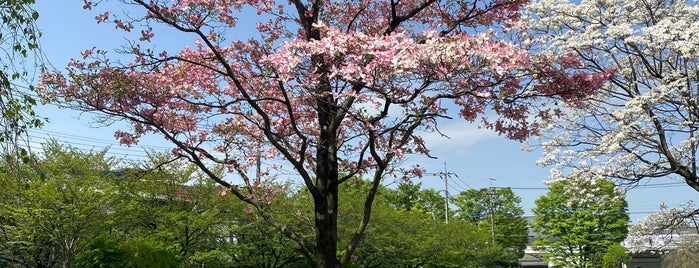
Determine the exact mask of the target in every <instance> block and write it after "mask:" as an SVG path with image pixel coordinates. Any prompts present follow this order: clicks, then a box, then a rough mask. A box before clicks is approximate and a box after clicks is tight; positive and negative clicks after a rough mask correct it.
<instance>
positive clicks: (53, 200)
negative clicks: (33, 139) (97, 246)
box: [0, 142, 111, 267]
mask: <svg viewBox="0 0 699 268" xmlns="http://www.w3.org/2000/svg"><path fill="white" fill-rule="evenodd" d="M43 151H44V154H43V156H42V157H41V158H39V159H37V161H36V163H34V164H32V165H31V166H30V165H23V166H14V164H12V163H7V162H6V163H5V165H7V166H12V167H13V168H8V169H7V170H6V172H5V173H2V175H3V176H2V178H0V179H1V180H2V184H3V185H6V186H10V187H8V188H4V189H6V192H4V193H3V200H2V201H3V202H2V207H0V210H1V211H0V215H3V217H2V222H0V223H1V224H2V227H1V228H2V230H3V233H4V234H5V235H4V236H3V237H2V238H0V239H2V241H0V242H1V243H0V255H2V256H3V257H5V256H7V257H5V258H6V261H9V262H12V263H16V264H20V265H23V266H44V267H52V266H55V265H61V266H63V267H70V266H71V265H72V263H73V261H74V260H75V257H76V256H77V254H78V253H79V252H81V251H82V250H84V249H85V247H86V245H87V244H88V239H89V238H90V237H93V236H95V235H96V234H99V233H102V232H106V231H107V230H108V229H107V230H105V229H103V228H102V226H104V224H105V223H108V222H109V217H110V215H109V211H110V209H109V208H110V204H111V202H110V200H111V195H110V187H109V184H108V180H109V178H107V177H108V176H105V175H104V170H105V168H107V167H108V166H109V161H108V159H106V158H105V157H104V153H103V152H97V153H93V152H91V153H81V152H78V151H77V150H75V149H73V148H69V147H63V146H60V145H58V144H57V143H56V142H50V143H49V144H47V145H46V146H44V149H43Z"/></svg>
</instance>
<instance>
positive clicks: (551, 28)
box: [525, 0, 699, 182]
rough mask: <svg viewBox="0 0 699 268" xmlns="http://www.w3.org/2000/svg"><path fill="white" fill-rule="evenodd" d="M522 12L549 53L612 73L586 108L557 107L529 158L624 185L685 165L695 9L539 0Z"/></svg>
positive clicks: (689, 163)
mask: <svg viewBox="0 0 699 268" xmlns="http://www.w3.org/2000/svg"><path fill="white" fill-rule="evenodd" d="M527 15H528V16H525V17H528V18H529V21H528V22H527V23H528V25H529V26H530V27H531V29H532V30H531V31H532V32H533V33H535V34H538V35H537V36H540V37H542V38H547V44H548V47H547V49H549V50H550V51H551V52H554V53H571V52H572V53H576V54H578V55H580V56H581V57H582V58H583V59H584V61H585V64H586V68H587V69H588V70H592V71H603V70H613V72H614V76H613V77H612V78H611V79H610V81H609V82H608V83H607V85H606V87H605V88H604V90H603V91H602V92H600V94H599V95H597V96H596V97H594V100H590V105H589V106H587V107H586V108H583V109H576V108H574V107H565V109H564V110H563V111H564V112H563V113H562V115H561V117H559V118H557V119H556V120H555V121H554V122H553V123H552V124H549V125H547V127H548V129H547V130H548V131H544V132H543V133H544V134H543V137H542V140H544V142H543V143H542V146H543V148H544V150H545V153H544V156H543V157H542V159H541V160H540V161H539V164H542V165H552V166H553V168H554V169H555V171H554V172H552V174H554V175H557V176H558V175H565V176H566V177H584V176H580V175H581V174H593V175H594V176H600V177H607V178H614V179H618V180H621V181H627V182H635V181H638V180H640V179H643V178H646V177H657V176H662V175H669V174H673V173H675V172H677V171H678V170H680V169H683V167H684V170H692V168H691V167H693V166H695V163H694V162H695V159H696V157H695V156H696V151H697V150H696V148H697V145H698V144H697V138H696V136H697V135H699V133H697V129H698V128H699V124H698V122H697V121H699V106H697V101H696V99H697V98H699V79H698V78H697V77H696V73H698V72H699V67H698V66H699V53H697V52H696V48H697V47H698V46H699V8H697V7H696V6H695V5H693V4H689V3H687V2H685V1H669V0H651V1H645V0H644V1H642V0H623V1H622V0H583V1H581V2H580V3H579V4H574V3H572V2H569V1H567V0H541V1H537V2H534V3H531V4H530V5H529V6H528V7H527ZM678 167H680V168H678ZM694 173H696V172H694ZM679 175H682V174H679ZM695 175H696V174H691V176H695ZM683 176H685V175H683Z"/></svg>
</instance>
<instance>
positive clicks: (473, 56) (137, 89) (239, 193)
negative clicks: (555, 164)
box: [40, 0, 609, 267]
mask: <svg viewBox="0 0 699 268" xmlns="http://www.w3.org/2000/svg"><path fill="white" fill-rule="evenodd" d="M124 2H127V3H129V4H134V5H135V6H138V7H141V8H142V10H143V14H142V16H141V17H136V15H134V14H133V13H131V14H129V15H128V16H122V17H115V16H114V15H113V14H116V13H121V12H111V13H110V12H109V11H106V12H102V11H98V13H97V14H98V15H97V16H96V19H97V21H98V23H113V24H115V26H116V27H117V28H121V29H124V30H126V31H132V32H137V33H138V32H140V33H141V37H140V39H139V40H133V42H132V43H130V47H129V48H128V49H127V50H126V51H127V52H128V54H131V55H132V56H133V61H132V62H130V63H119V64H117V63H115V61H110V59H109V58H108V57H107V55H106V53H105V52H104V51H100V50H98V49H95V50H87V51H85V53H84V54H83V55H82V59H77V60H74V61H72V62H71V63H70V65H69V66H68V69H67V72H53V73H45V74H44V75H43V79H42V82H41V85H40V87H41V89H43V90H44V93H45V95H46V96H47V97H48V99H49V100H53V101H57V102H60V103H62V104H64V105H66V106H69V107H73V108H76V109H79V110H83V111H97V112H101V113H102V114H104V115H105V116H106V117H107V118H108V119H109V120H115V119H123V120H125V121H126V122H128V123H130V124H131V128H130V129H124V130H121V131H118V132H116V134H115V136H116V138H118V139H119V140H120V141H121V142H122V143H124V144H135V143H137V142H138V140H139V138H140V137H141V136H142V135H144V134H147V133H157V134H159V135H162V136H164V137H165V138H166V139H167V140H168V141H170V142H171V143H172V144H173V145H174V147H175V149H174V150H173V153H174V155H175V156H177V157H184V158H187V159H189V161H191V162H193V163H195V164H196V165H197V166H198V167H199V168H200V169H201V170H203V171H204V172H205V173H206V174H208V176H209V177H211V179H213V180H215V181H216V182H218V183H219V184H221V185H223V186H225V187H227V188H228V189H230V191H229V192H230V193H231V194H232V195H235V196H236V197H237V198H239V199H241V200H243V201H244V202H247V203H248V204H249V205H250V207H251V208H252V210H254V211H256V213H259V215H261V216H262V217H263V218H264V219H265V220H267V221H268V222H269V223H270V224H272V225H273V226H275V227H276V228H277V229H279V230H280V231H281V232H283V233H284V234H285V235H287V236H288V237H289V238H291V239H293V240H294V241H296V242H297V243H298V246H299V248H300V250H301V251H302V252H304V254H306V256H307V257H308V258H309V259H314V260H315V262H316V265H317V267H338V266H343V265H344V264H346V263H347V262H348V261H350V259H351V257H352V254H353V252H354V250H355V247H356V246H357V244H358V242H359V241H360V238H361V237H362V234H363V232H364V230H365V229H366V227H367V224H368V223H369V219H370V216H371V207H372V202H373V200H374V197H375V195H376V191H377V189H378V186H379V185H380V184H381V181H382V179H384V178H386V177H387V176H397V177H401V178H411V177H414V176H417V177H419V176H420V175H421V174H422V172H423V171H422V170H421V169H420V168H419V167H402V166H400V165H399V163H400V160H401V159H403V158H404V157H406V156H407V155H410V154H423V155H427V156H429V149H428V148H426V146H425V144H424V141H423V139H422V138H421V135H423V134H425V133H430V132H435V131H437V123H438V122H439V121H440V120H442V119H449V118H452V117H456V116H459V117H461V118H463V119H465V120H466V121H475V120H482V122H483V124H484V125H485V127H487V128H491V129H493V130H494V131H497V132H499V133H501V134H503V135H505V136H506V137H508V138H510V139H515V140H525V139H526V138H527V137H528V136H530V135H532V134H537V133H538V129H539V125H540V123H541V122H542V121H546V120H548V119H549V118H551V117H552V116H553V115H555V114H556V113H557V112H560V111H558V110H557V109H556V107H555V106H554V105H549V106H546V104H547V103H553V102H557V103H563V102H565V103H569V104H570V105H573V106H576V107H577V106H582V105H584V103H585V102H584V101H585V100H586V98H587V97H588V96H590V95H592V94H594V93H595V92H596V90H597V89H598V88H599V87H600V85H601V84H602V82H603V81H604V80H605V79H606V78H607V77H608V76H609V73H608V72H605V71H600V72H583V71H578V70H576V69H575V68H578V67H581V66H582V65H581V61H579V60H578V59H577V58H576V57H574V56H573V55H572V54H569V55H560V56H558V55H556V54H555V53H538V54H533V53H531V52H530V48H531V47H535V45H534V43H533V41H531V40H525V41H524V42H520V41H518V40H519V37H520V36H525V35H524V34H523V33H524V31H523V30H524V27H525V25H524V24H523V23H522V21H521V19H520V14H519V13H518V10H520V8H521V5H522V4H524V1H520V0H498V1H478V0H475V1H454V0H442V1H435V0H402V1H400V0H391V1H389V0H386V1H364V0H362V1H355V0H352V1H323V0H314V1H307V0H291V1H272V0H247V1H246V0H179V1H165V0H151V1H140V0H133V1H124ZM85 8H87V9H93V10H97V9H98V8H99V6H95V5H94V4H93V3H91V2H89V1H86V3H85ZM139 27H142V28H139ZM163 28H170V31H169V33H170V34H171V33H172V30H174V31H175V32H177V33H178V34H180V35H181V36H182V37H181V40H183V41H182V42H183V43H182V47H184V48H183V49H182V50H181V51H179V52H176V53H172V52H166V51H163V52H160V51H154V50H153V49H149V48H147V47H150V46H149V42H157V38H158V31H157V29H163ZM245 32H254V34H253V35H244V36H243V35H242V34H241V33H245ZM511 37H514V38H511ZM508 40H509V41H508ZM187 44H190V45H189V46H188V45H187ZM532 104H536V105H532ZM489 110H492V111H493V112H492V113H489V114H488V115H490V116H489V117H485V116H484V114H485V113H486V111H489ZM257 159H262V160H263V161H265V160H266V159H269V160H275V161H277V160H283V161H284V162H285V163H286V164H285V165H288V166H285V167H284V169H283V170H284V171H283V172H284V173H286V176H288V177H290V178H292V179H294V180H297V181H299V182H302V184H303V185H304V186H305V189H306V190H307V191H308V192H309V193H310V195H311V196H312V198H313V206H314V212H315V213H314V215H313V216H312V217H313V218H314V226H313V228H314V232H315V237H314V239H313V238H311V239H309V238H308V237H305V236H302V235H301V234H298V233H295V232H294V230H292V229H290V228H287V226H285V225H284V224H283V223H282V222H281V221H278V220H277V219H275V218H274V217H273V216H272V215H271V214H269V213H266V206H267V205H268V204H269V200H270V197H271V196H272V195H273V194H274V193H275V192H279V191H275V190H274V189H271V188H269V187H267V186H266V185H261V184H260V183H259V181H258V180H256V179H255V178H254V176H252V177H251V175H250V174H251V173H254V172H253V170H255V165H254V164H255V163H256V160H257ZM289 169H291V171H289ZM278 172H281V171H280V169H278V167H276V166H274V165H266V168H265V169H260V172H259V173H261V174H258V175H268V176H273V175H275V174H276V173H278ZM288 173H292V175H288ZM220 174H226V175H220ZM226 176H237V177H238V178H239V179H240V181H242V183H240V184H236V185H233V184H231V183H230V182H229V181H228V180H227V177H226ZM357 176H362V177H364V178H368V179H369V180H370V181H371V187H369V190H368V192H366V193H365V200H364V204H365V205H364V213H363V218H362V220H361V222H360V223H359V224H358V226H357V227H356V231H355V232H354V234H353V235H352V237H349V238H346V239H343V240H342V241H348V242H346V243H345V244H342V245H338V241H339V240H338V234H337V220H338V215H337V207H338V199H339V197H338V185H339V184H341V183H346V182H348V181H349V180H350V179H351V178H353V177H357Z"/></svg>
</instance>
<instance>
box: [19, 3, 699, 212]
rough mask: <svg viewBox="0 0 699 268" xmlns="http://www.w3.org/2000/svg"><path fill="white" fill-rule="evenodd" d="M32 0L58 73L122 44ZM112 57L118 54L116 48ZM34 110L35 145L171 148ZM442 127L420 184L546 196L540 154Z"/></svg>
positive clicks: (69, 8)
mask: <svg viewBox="0 0 699 268" xmlns="http://www.w3.org/2000/svg"><path fill="white" fill-rule="evenodd" d="M37 2H39V3H38V4H37V6H36V8H37V10H38V11H39V13H40V19H39V27H40V29H42V33H43V37H42V49H43V51H44V53H45V55H46V57H47V59H48V60H49V61H50V63H51V64H52V65H53V66H54V67H56V68H57V69H59V70H63V68H64V67H65V65H66V64H67V62H68V61H69V60H70V59H71V58H79V57H80V52H81V51H84V50H86V49H90V48H92V47H97V48H101V49H105V50H111V49H114V48H119V47H120V46H121V45H123V44H125V43H126V41H127V39H126V38H127V37H126V36H125V34H124V32H122V31H116V30H114V26H113V25H110V24H100V25H98V24H96V23H95V20H94V17H95V16H96V15H97V13H96V12H95V11H87V10H83V9H82V5H83V4H82V1H37ZM115 2H116V1H115ZM156 34H158V33H157V32H156ZM139 35H140V34H138V33H135V34H134V35H132V36H130V37H128V38H131V39H133V37H134V36H135V37H136V38H138V36H139ZM157 38H158V39H155V40H156V41H155V44H156V46H157V47H159V48H160V49H174V48H180V47H182V45H181V44H182V41H181V39H178V38H177V36H174V35H173V36H168V35H162V34H161V35H157ZM187 41H189V40H188V39H187ZM110 54H111V55H114V56H116V53H113V52H112V53H110ZM38 112H39V113H40V115H41V116H44V117H48V118H49V119H50V122H49V123H48V124H47V125H46V126H45V127H44V128H43V129H40V130H35V131H32V132H31V136H32V138H34V140H35V142H38V141H40V140H41V139H45V138H48V137H50V138H55V139H57V140H59V141H63V142H66V143H70V144H72V145H73V146H75V147H77V148H81V149H102V148H104V147H105V146H108V147H110V148H111V149H110V152H111V153H112V154H113V155H114V156H117V157H126V158H138V159H143V158H144V157H145V155H146V153H145V149H154V150H157V151H169V148H171V147H170V146H169V144H167V143H165V142H164V140H163V139H161V138H158V137H148V138H147V139H144V140H143V141H142V143H141V145H140V146H135V147H130V148H129V147H123V146H119V145H118V143H117V142H116V140H115V139H114V137H113V132H114V130H115V129H117V128H116V127H114V126H111V127H99V128H95V127H91V126H90V125H91V124H90V123H91V120H92V118H93V117H94V115H93V114H89V113H82V114H81V113H79V112H76V111H71V110H64V109H58V108H57V107H55V106H52V105H47V106H42V107H39V109H38ZM440 129H441V130H442V131H443V132H444V133H445V134H447V135H449V136H450V137H451V139H444V138H439V137H436V136H429V137H426V140H427V141H428V146H430V149H431V150H432V152H433V155H435V156H437V157H438V159H424V158H410V159H408V160H407V162H420V163H421V166H423V167H425V168H426V169H427V171H428V173H432V174H434V175H428V176H425V177H423V178H422V179H421V180H420V181H419V182H422V184H423V186H426V187H430V188H435V189H440V190H443V189H444V181H443V180H442V179H441V178H440V177H439V176H437V173H439V172H443V171H445V168H446V171H447V172H450V173H453V174H455V175H456V176H458V177H456V176H452V177H451V178H450V179H449V181H448V187H449V192H450V194H457V193H458V192H459V191H460V190H464V189H468V188H476V189H477V188H482V187H489V186H490V184H491V180H490V179H491V178H492V179H494V180H493V181H492V184H493V186H496V187H512V188H513V189H514V191H515V193H516V194H517V195H519V196H520V197H522V206H523V207H524V209H525V211H526V213H527V214H531V212H530V210H531V208H533V207H534V200H535V199H536V198H538V197H539V196H540V195H542V194H545V193H546V186H545V185H544V184H543V181H545V180H548V178H549V171H548V168H546V167H539V166H537V165H536V160H537V159H538V157H539V155H540V152H537V151H534V152H525V151H522V150H520V144H519V143H518V142H515V141H510V140H507V139H505V138H503V137H500V136H498V135H497V134H494V133H493V132H490V131H487V130H484V129H479V128H477V127H476V126H474V125H469V124H467V123H466V122H464V121H463V120H458V119H456V120H453V121H450V122H447V124H443V125H441V126H440ZM35 145H36V143H35ZM144 148H145V149H144ZM677 182H678V181H677V180H671V179H660V180H656V181H653V182H648V183H649V184H650V185H649V186H641V187H638V188H636V189H632V190H630V191H629V192H628V194H627V200H628V202H629V211H630V213H631V219H632V221H634V222H635V221H636V220H637V219H639V218H641V217H643V216H644V215H645V214H647V213H648V212H653V211H657V210H658V204H659V203H660V202H665V203H666V204H668V205H669V206H671V207H672V206H676V205H679V204H680V203H682V202H684V201H686V200H688V199H692V197H693V196H695V195H696V194H697V193H696V192H695V191H694V190H692V189H691V188H689V187H688V186H683V185H675V184H672V185H657V184H664V183H677Z"/></svg>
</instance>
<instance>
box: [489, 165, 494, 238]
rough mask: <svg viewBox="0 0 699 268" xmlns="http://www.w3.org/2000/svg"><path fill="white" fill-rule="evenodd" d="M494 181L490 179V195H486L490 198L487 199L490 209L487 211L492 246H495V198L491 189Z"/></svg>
mask: <svg viewBox="0 0 699 268" xmlns="http://www.w3.org/2000/svg"><path fill="white" fill-rule="evenodd" d="M494 180H495V179H493V178H490V193H489V194H488V196H489V197H490V198H488V199H489V200H488V201H489V202H488V203H490V204H489V205H490V206H489V207H490V209H489V210H490V233H491V235H492V238H493V244H495V203H494V200H493V197H495V191H494V188H493V181H494Z"/></svg>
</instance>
